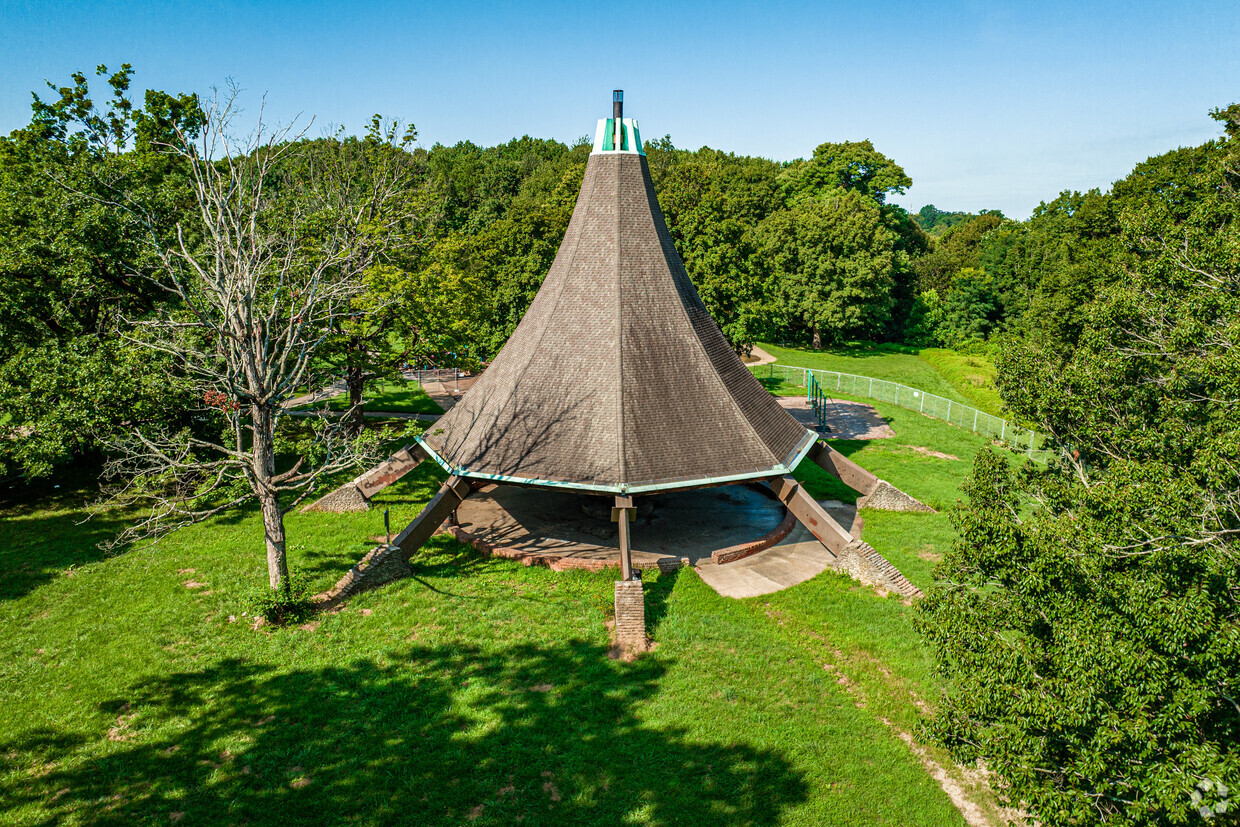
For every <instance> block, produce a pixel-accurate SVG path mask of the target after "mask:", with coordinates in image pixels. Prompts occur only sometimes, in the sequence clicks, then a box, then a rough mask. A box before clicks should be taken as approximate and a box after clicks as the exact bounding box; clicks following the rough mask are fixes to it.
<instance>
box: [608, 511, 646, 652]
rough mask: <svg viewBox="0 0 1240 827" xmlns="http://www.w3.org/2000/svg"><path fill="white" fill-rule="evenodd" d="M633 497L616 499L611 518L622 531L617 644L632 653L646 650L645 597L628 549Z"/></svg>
mask: <svg viewBox="0 0 1240 827" xmlns="http://www.w3.org/2000/svg"><path fill="white" fill-rule="evenodd" d="M635 511H636V509H634V508H633V498H632V497H620V496H617V497H616V504H615V506H614V507H613V508H612V509H611V518H612V520H614V521H615V522H617V523H619V528H620V578H621V579H620V580H617V581H616V642H617V643H619V644H620V646H621V647H622V648H624V649H625V650H626V651H630V652H642V651H645V649H646V600H645V597H644V596H643V595H642V580H641V574H640V573H638V575H637V576H636V577H634V576H633V555H632V551H631V549H630V547H629V520H631V519H632V518H633V516H634V512H635Z"/></svg>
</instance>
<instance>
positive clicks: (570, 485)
mask: <svg viewBox="0 0 1240 827" xmlns="http://www.w3.org/2000/svg"><path fill="white" fill-rule="evenodd" d="M817 440H818V435H817V434H815V433H814V432H813V431H810V430H808V429H806V431H805V438H804V439H803V444H802V445H799V446H798V449H797V451H796V453H795V454H793V455H792V461H791V462H789V461H787V460H785V461H784V462H781V463H780V464H778V465H774V466H772V467H770V468H768V469H764V470H761V471H747V472H745V473H743V474H725V475H722V476H718V477H696V478H694V479H687V480H675V481H673V482H660V483H653V484H650V485H627V484H623V483H622V484H620V485H595V484H593V483H588V482H567V481H564V480H540V479H535V478H533V477H516V476H512V475H509V474H488V473H486V472H483V471H470V470H469V469H467V468H462V467H453V465H452V464H451V463H449V462H448V461H447V460H445V459H444V458H443V457H441V456H439V454H438V452H436V451H435V449H434V448H432V447H431V446H430V445H429V444H427V442H426V440H425V439H423V438H422V435H421V434H419V435H418V436H416V437H414V441H415V442H417V443H418V444H419V445H421V446H422V448H423V449H424V450H425V451H426V453H427V454H429V455H430V458H431V459H433V460H435V462H436V463H438V464H439V466H440V467H441V468H443V469H444V470H445V471H447V472H448V473H449V474H453V475H454V476H458V477H466V478H469V479H476V480H490V481H492V482H505V483H510V484H512V485H535V486H539V487H541V488H559V489H566V490H573V491H597V492H599V493H602V494H654V493H658V492H660V491H674V490H676V489H678V488H699V487H705V486H710V485H726V484H728V483H733V482H744V481H745V480H759V479H766V478H767V477H780V476H783V475H785V474H791V473H792V472H793V471H794V470H795V469H796V467H797V466H798V465H800V463H801V460H803V459H805V457H806V456H807V455H808V454H809V451H810V448H812V447H814V443H815V442H816V441H817Z"/></svg>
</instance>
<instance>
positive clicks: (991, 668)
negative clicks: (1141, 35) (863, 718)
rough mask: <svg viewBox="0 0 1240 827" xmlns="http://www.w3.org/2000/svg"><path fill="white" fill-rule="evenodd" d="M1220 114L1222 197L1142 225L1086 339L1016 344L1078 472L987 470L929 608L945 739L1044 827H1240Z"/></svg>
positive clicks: (1238, 394)
mask: <svg viewBox="0 0 1240 827" xmlns="http://www.w3.org/2000/svg"><path fill="white" fill-rule="evenodd" d="M1215 116H1216V117H1218V118H1219V119H1220V120H1222V121H1223V122H1224V126H1225V128H1226V130H1227V133H1228V138H1227V139H1226V141H1224V142H1221V143H1220V144H1219V145H1218V146H1217V147H1216V149H1217V150H1218V151H1217V152H1215V153H1213V154H1214V159H1213V161H1212V162H1211V163H1210V165H1209V167H1208V170H1207V171H1206V172H1205V173H1203V174H1204V175H1207V176H1208V177H1209V183H1210V185H1209V186H1199V185H1200V184H1201V183H1202V182H1200V181H1192V180H1189V181H1186V182H1185V183H1184V187H1175V188H1173V190H1174V191H1175V192H1176V193H1177V197H1176V198H1173V199H1159V198H1152V199H1141V200H1138V201H1132V202H1129V203H1127V204H1125V205H1124V208H1123V209H1122V210H1120V211H1119V213H1118V215H1117V217H1116V220H1117V221H1118V224H1119V227H1120V234H1119V241H1120V242H1121V243H1122V244H1123V245H1124V247H1125V249H1127V250H1129V251H1130V252H1131V255H1132V261H1131V265H1130V266H1129V267H1128V269H1127V271H1126V275H1125V278H1123V279H1115V280H1113V281H1110V282H1109V283H1106V284H1104V285H1102V286H1101V287H1100V288H1099V289H1098V293H1097V296H1096V297H1095V298H1094V299H1093V300H1092V301H1090V302H1089V304H1088V305H1087V307H1086V308H1084V310H1083V313H1082V320H1081V327H1080V333H1079V335H1078V336H1077V337H1076V339H1075V341H1072V342H1067V343H1065V342H1064V341H1049V340H1045V339H1038V338H1034V339H1025V340H1009V341H1008V342H1007V343H1006V345H1005V347H1004V349H1003V351H1002V353H1001V357H1000V359H999V362H998V367H999V390H1000V393H1001V395H1002V397H1003V399H1004V402H1005V404H1006V405H1007V406H1008V407H1009V408H1010V409H1011V410H1012V411H1013V412H1014V414H1015V415H1017V416H1018V417H1021V418H1023V419H1026V420H1028V421H1031V422H1033V423H1036V425H1037V427H1038V428H1039V429H1040V430H1042V431H1044V432H1046V433H1048V434H1050V435H1051V436H1052V438H1053V439H1054V440H1055V442H1056V443H1057V444H1059V445H1061V446H1064V448H1065V454H1064V456H1063V458H1062V460H1060V461H1057V462H1053V463H1051V465H1050V466H1049V467H1047V468H1041V467H1039V466H1036V465H1033V464H1029V465H1025V466H1023V467H1021V468H1020V469H1013V468H1011V467H1009V465H1008V463H1007V462H1006V461H1005V460H1004V458H1003V457H1001V456H1000V455H999V454H997V453H995V452H993V451H990V450H986V451H983V452H982V453H980V454H979V455H978V458H977V461H976V464H975V466H974V470H973V474H972V476H971V478H970V480H969V482H968V484H967V485H966V487H965V493H966V494H967V495H968V498H969V499H968V503H967V504H966V505H964V506H962V507H961V508H960V509H959V510H958V512H957V514H956V523H957V528H958V531H959V541H958V542H957V544H956V546H955V547H954V549H953V550H952V551H951V553H950V554H948V555H947V557H946V558H945V559H944V561H943V563H942V565H941V567H940V568H939V570H938V571H937V572H936V581H937V583H936V586H935V588H934V589H932V591H931V593H930V594H929V596H928V598H927V600H926V601H925V602H924V603H923V604H922V605H921V607H920V611H919V614H920V621H919V623H920V627H921V629H922V632H923V634H924V635H925V637H926V638H927V640H928V641H929V642H930V644H931V645H932V647H933V649H934V651H935V653H936V657H937V661H938V664H939V667H940V669H941V670H942V671H943V672H944V674H945V675H946V677H947V678H948V682H949V685H950V686H951V687H952V689H951V692H950V694H949V696H948V698H947V699H946V701H945V703H944V704H943V706H942V708H941V709H940V710H939V712H938V714H937V715H936V717H935V719H934V722H933V724H932V730H933V731H934V732H935V733H936V734H937V735H938V737H940V738H941V739H942V740H943V741H944V742H945V743H946V744H947V745H948V746H949V747H951V748H952V750H953V751H954V753H955V754H956V756H957V758H958V759H960V760H962V761H970V760H973V759H979V758H980V759H982V760H984V761H985V762H986V765H987V766H988V767H989V768H990V769H991V770H993V771H995V772H997V773H998V774H999V775H1000V776H1001V777H1002V778H1003V782H1004V783H1003V785H1002V786H1001V787H1000V789H1001V790H1002V791H1003V795H1005V796H1006V797H1007V798H1008V799H1009V800H1010V802H1011V803H1013V804H1015V805H1019V806H1020V807H1022V808H1023V809H1025V810H1027V811H1028V812H1030V813H1031V814H1032V815H1033V817H1034V818H1036V819H1037V820H1038V821H1039V822H1040V823H1042V824H1047V825H1068V824H1072V825H1096V824H1097V825H1101V824H1105V825H1120V824H1123V825H1155V824H1158V825H1162V824H1187V823H1204V822H1203V819H1205V818H1217V819H1218V821H1217V822H1215V823H1234V822H1235V819H1236V806H1237V803H1236V800H1235V796H1234V795H1233V794H1232V791H1235V790H1240V414H1238V411H1240V347H1238V345H1240V106H1236V105H1233V106H1231V107H1229V108H1228V109H1226V110H1223V111H1221V112H1216V113H1215ZM1186 188H1195V189H1196V192H1197V195H1196V196H1194V197H1192V198H1191V199H1189V201H1191V203H1187V202H1185V201H1183V200H1182V199H1181V198H1180V197H1179V193H1182V192H1183V191H1184V189H1186ZM1104 219H1105V216H1104ZM1080 243H1082V244H1086V245H1087V244H1088V243H1089V240H1088V239H1087V238H1086V239H1085V240H1083V241H1082V242H1080ZM1066 252H1067V253H1068V254H1069V255H1071V254H1073V253H1074V251H1073V250H1068V251H1066Z"/></svg>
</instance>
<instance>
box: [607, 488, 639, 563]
mask: <svg viewBox="0 0 1240 827" xmlns="http://www.w3.org/2000/svg"><path fill="white" fill-rule="evenodd" d="M635 510H636V509H634V508H633V498H632V497H622V496H619V495H617V496H616V504H615V506H614V507H613V508H612V509H611V519H612V520H613V521H614V522H617V523H619V524H620V579H621V580H632V579H633V556H632V553H631V551H630V549H629V520H630V519H632V517H633V512H634V511H635Z"/></svg>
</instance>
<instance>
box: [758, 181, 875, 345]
mask: <svg viewBox="0 0 1240 827" xmlns="http://www.w3.org/2000/svg"><path fill="white" fill-rule="evenodd" d="M754 244H755V256H754V258H755V267H757V268H761V271H762V272H764V274H765V275H766V278H767V280H768V282H769V284H770V285H771V288H770V289H771V290H772V292H773V293H774V295H775V296H776V297H777V299H778V302H779V308H780V312H781V313H782V314H784V315H785V319H786V322H787V324H789V325H793V326H799V327H800V328H801V329H803V330H807V331H808V332H809V337H810V340H811V342H812V344H813V346H814V347H822V345H823V344H824V343H834V342H839V341H843V340H845V339H848V338H854V337H864V338H877V337H878V335H880V334H881V332H882V330H883V328H884V326H885V325H886V323H887V321H888V320H889V318H890V315H891V307H892V303H893V302H892V298H891V289H892V272H893V270H894V269H895V266H896V259H897V250H896V236H895V234H894V233H893V232H892V231H891V230H889V229H888V228H887V226H886V222H885V221H884V220H883V214H882V211H881V210H880V209H879V207H878V205H877V204H875V203H874V201H873V200H872V199H870V198H868V197H866V196H864V195H862V194H861V193H860V192H858V191H856V190H852V191H848V190H837V191H835V192H833V193H828V194H826V195H824V196H821V197H819V198H815V199H803V200H801V201H799V202H798V203H797V204H796V205H795V206H793V207H792V208H790V209H785V210H780V211H779V212H777V213H774V214H773V215H771V216H770V217H769V218H767V219H766V220H765V221H763V222H762V224H761V225H760V226H759V227H758V228H757V230H756V232H755V242H754Z"/></svg>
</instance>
